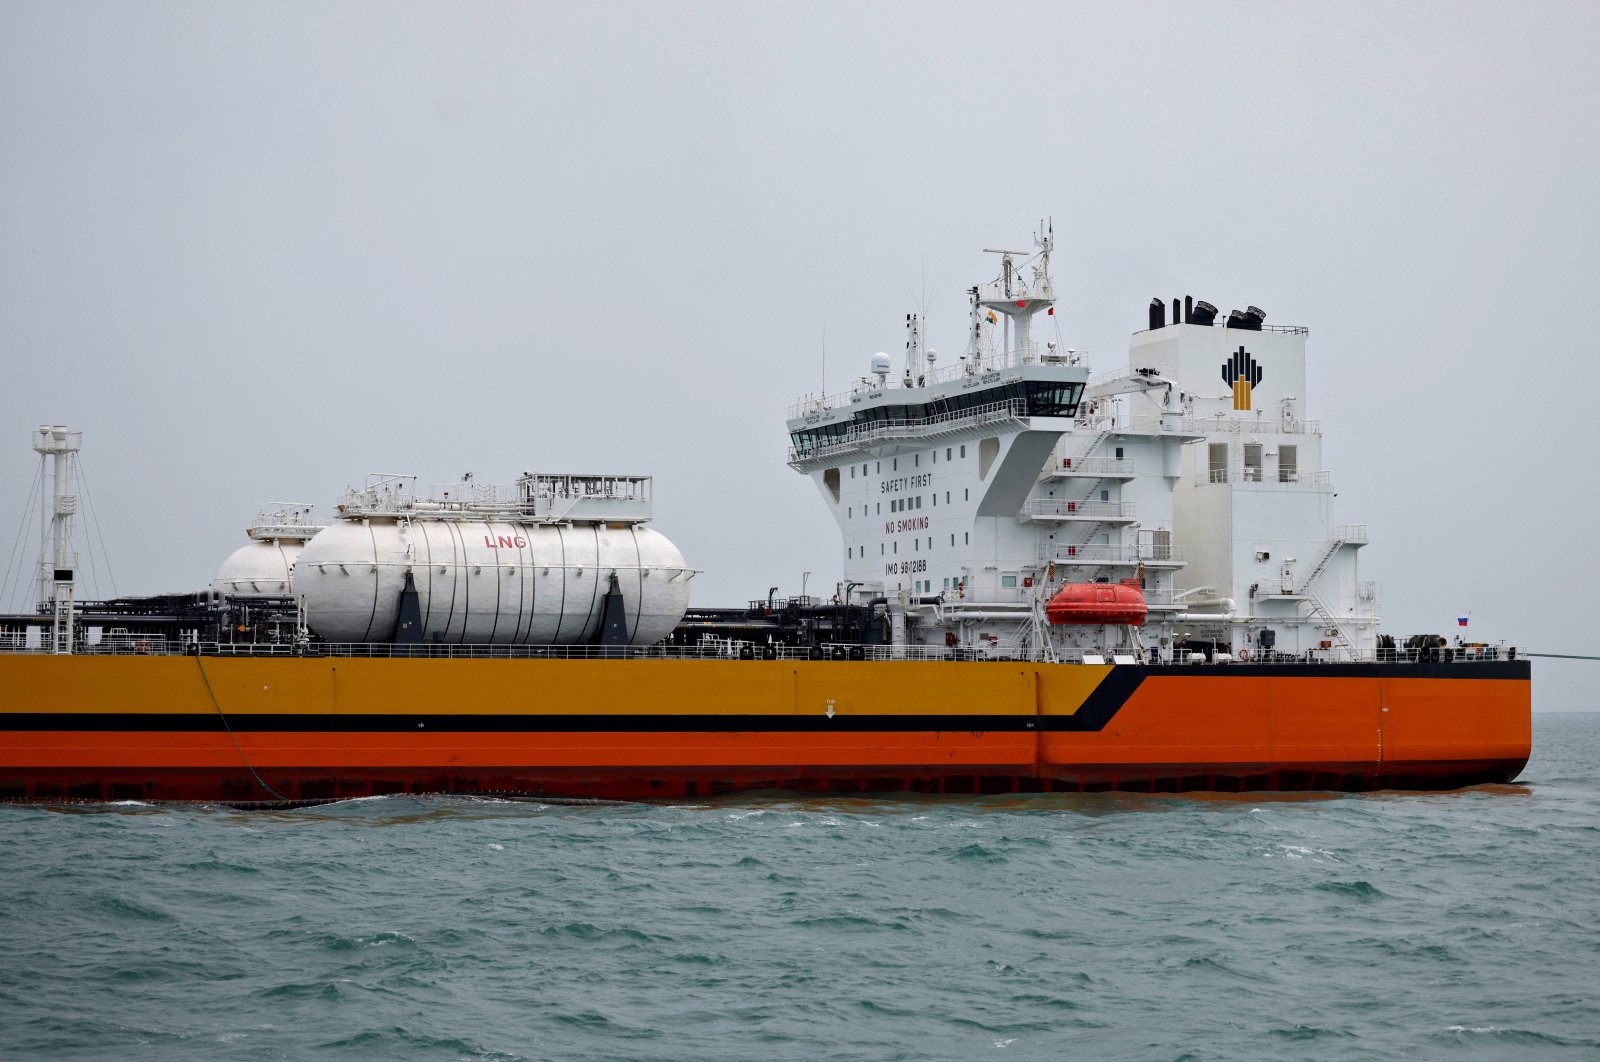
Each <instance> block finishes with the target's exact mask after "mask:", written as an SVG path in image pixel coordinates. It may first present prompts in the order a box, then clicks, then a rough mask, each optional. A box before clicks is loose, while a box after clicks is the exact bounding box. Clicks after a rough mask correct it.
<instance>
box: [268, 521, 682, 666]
mask: <svg viewBox="0 0 1600 1062" xmlns="http://www.w3.org/2000/svg"><path fill="white" fill-rule="evenodd" d="M408 571H409V572H410V573H411V577H412V581H413V583H414V584H415V586H416V589H417V604H418V607H419V609H420V612H421V617H422V632H421V640H422V641H424V642H429V643H435V642H443V643H446V644H452V645H564V644H573V643H581V642H587V641H589V640H591V639H592V638H593V637H594V636H595V634H596V632H597V630H598V629H599V626H600V621H601V615H602V607H603V605H604V596H605V594H606V592H607V591H608V590H609V589H610V586H611V576H612V574H615V575H616V576H617V588H618V590H619V592H620V593H621V595H622V601H623V606H624V612H625V614H626V616H627V622H628V635H629V643H630V644H632V645H650V644H653V643H655V642H658V641H660V640H661V639H662V638H665V637H666V636H667V635H668V634H670V633H671V632H672V629H673V628H674V627H675V626H677V624H678V621H679V620H680V619H682V618H683V614H684V612H685V611H686V610H687V609H688V607H689V581H690V577H691V575H692V574H693V573H692V572H690V571H689V569H688V567H687V566H686V565H685V564H684V560H683V554H682V553H680V552H679V551H678V548H677V547H676V546H674V545H673V544H672V543H671V542H670V541H669V540H668V539H667V538H666V537H665V536H663V535H661V534H659V533H657V532H655V531H652V530H650V529H649V528H647V527H641V526H638V525H634V524H627V525H616V526H606V525H602V524H573V525H558V524H548V525H547V524H522V523H515V522H510V521H501V520H415V521H409V522H408V521H385V520H369V521H352V520H342V521H339V522H338V523H335V524H334V525H333V526H331V527H329V528H327V529H326V530H325V531H323V532H321V533H320V534H318V535H317V537H316V538H314V539H312V540H311V541H310V542H309V543H307V544H306V547H305V549H304V550H303V551H302V552H301V554H300V560H299V563H298V564H297V565H296V567H295V573H294V589H295V592H296V593H297V594H300V595H302V596H303V597H304V598H305V602H306V622H307V623H308V624H310V626H311V629H312V630H313V631H315V632H316V633H317V634H318V636H320V637H322V638H323V639H325V640H327V641H330V642H385V641H389V640H390V639H391V638H392V637H393V636H394V629H395V622H396V619H397V617H398V615H399V609H400V592H401V590H402V588H403V587H404V586H405V576H406V573H407V572H408Z"/></svg>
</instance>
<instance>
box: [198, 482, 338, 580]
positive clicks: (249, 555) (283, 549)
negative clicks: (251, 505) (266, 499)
mask: <svg viewBox="0 0 1600 1062" xmlns="http://www.w3.org/2000/svg"><path fill="white" fill-rule="evenodd" d="M322 526H323V525H321V524H319V523H317V522H316V521H315V520H314V519H313V518H312V515H311V506H309V505H300V504H277V505H274V506H272V507H270V508H267V509H264V510H262V511H261V513H259V514H258V515H257V516H256V522H255V524H254V525H252V526H251V527H249V528H248V529H246V531H245V534H247V535H249V536H250V541H249V542H248V543H246V544H245V545H243V546H240V547H239V548H238V549H236V550H234V551H233V553H232V554H230V555H229V556H228V559H227V560H225V561H223V562H222V566H221V567H219V568H218V569H217V577H216V578H215V579H213V580H212V581H211V588H212V589H213V590H215V591H217V593H219V594H222V595H223V596H225V597H282V596H285V595H287V594H290V593H292V592H293V582H292V572H293V570H294V562H295V560H296V559H298V558H299V556H300V551H301V550H302V549H303V548H304V547H305V544H306V541H307V540H308V539H310V538H311V537H312V536H313V535H315V534H316V533H317V532H319V531H321V530H322Z"/></svg>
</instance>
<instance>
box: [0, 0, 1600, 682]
mask: <svg viewBox="0 0 1600 1062" xmlns="http://www.w3.org/2000/svg"><path fill="white" fill-rule="evenodd" d="M1597 41H1600V7H1597V6H1596V5H1594V4H1592V3H1571V4H1559V3H1531V4H1530V3H1524V4H1515V5H1513V4H1496V5H1475V4H1463V3H1448V4H1446V3H1437V4H1393V3H1385V4H1373V5H1356V4H1340V5H1333V4H1315V5H1308V4H1302V5H1285V4H1259V5H1257V4H1227V5H1224V4H1204V5H1200V4H1151V5H1139V4H1123V3H1118V4H1111V3H1106V4H1095V5H1066V4H1039V5H1029V4H977V5H974V4H970V3H963V4H934V3H917V4H909V3H908V4H848V5H846V4H837V5H821V4H808V5H778V4H748V3H745V4H609V5H579V4H567V5H553V4H552V5H533V4H494V3H475V4H442V3H441V4H432V5H419V4H397V3H391V2H385V3H341V4H330V5H312V4H301V5H262V4H243V3H234V4H213V3H203V4H202V3H194V4H164V3H139V4H121V3H118V4H110V3H107V4H82V3H17V2H5V3H3V4H0V193H3V194H0V358H3V359H4V360H3V363H0V364H3V366H4V375H3V377H0V380H3V382H0V426H6V425H9V428H6V429H5V431H3V432H0V441H3V440H4V439H6V438H9V439H10V440H11V441H10V442H9V443H5V444H4V445H0V548H4V549H6V550H7V551H8V552H9V550H10V548H11V543H12V538H13V535H14V531H15V528H16V527H17V525H18V522H19V520H20V519H21V516H22V506H23V504H24V500H25V496H26V494H27V492H28V488H29V484H30V483H31V481H32V477H33V474H34V468H35V462H36V458H35V455H33V454H32V452H31V451H30V450H29V449H28V432H29V430H30V429H31V428H32V427H33V426H34V425H36V424H39V423H43V422H67V423H70V424H72V425H73V426H74V427H76V428H80V429H82V430H83V431H84V432H85V437H86V447H85V451H84V465H85V468H86V471H87V473H88V478H89V486H90V488H91V490H90V492H91V494H92V498H93V501H94V503H95V506H96V509H97V511H98V514H99V520H100V525H101V529H102V531H103V533H104V537H105V543H106V547H107V550H108V552H109V554H110V559H111V563H112V565H113V569H114V571H115V574H116V585H117V589H118V590H120V591H121V592H123V593H151V592H157V591H163V590H174V589H191V588H198V587H200V586H202V585H204V584H205V583H207V582H208V581H209V580H210V578H211V577H212V575H213V574H214V573H215V569H216V566H217V564H218V563H219V562H220V561H221V560H222V558H223V557H225V556H226V555H227V554H228V553H230V552H231V551H232V550H233V549H235V548H236V547H237V546H239V545H241V544H242V543H243V541H244V539H243V537H242V530H243V528H244V527H245V526H246V525H247V524H248V523H249V522H250V519H251V518H252V517H253V515H254V514H255V512H256V510H257V509H258V508H259V507H260V506H261V505H262V504H264V503H266V502H268V501H274V500H307V501H313V502H316V503H317V504H318V505H319V506H321V507H322V509H323V510H324V511H327V510H328V508H329V507H330V505H331V503H332V501H333V500H334V498H335V496H336V494H337V493H338V492H339V491H340V490H341V489H342V488H343V487H344V486H345V485H347V484H351V483H356V482H359V481H360V480H361V478H362V477H363V475H364V474H365V473H366V472H368V471H374V470H382V471H399V472H414V473H416V474H418V475H419V476H420V477H421V478H422V481H423V482H425V483H428V482H434V481H442V480H446V479H450V478H454V477H455V476H457V475H459V474H460V473H461V472H463V471H468V470H470V471H473V472H475V473H476V474H477V475H478V477H479V478H480V479H484V480H489V481H494V482H509V481H510V480H511V479H512V478H513V477H514V476H515V475H516V473H518V472H520V471H522V470H524V469H538V470H543V471H568V470H570V471H620V472H642V473H648V474H653V475H654V476H655V477H656V493H657V507H656V510H657V519H656V525H655V526H656V527H657V528H658V529H659V530H661V531H662V532H663V533H665V534H666V535H668V536H669V537H671V538H672V539H673V540H674V541H676V542H677V543H678V544H679V546H680V547H681V548H682V549H683V551H684V553H685V555H686V556H687V558H688V559H689V561H690V563H691V564H692V565H693V566H695V567H698V568H703V569H705V574H704V575H703V576H701V577H700V578H699V579H698V580H697V581H696V583H695V600H696V601H697V602H699V603H703V604H717V603H735V602H740V601H743V600H745V599H747V598H752V597H757V596H761V595H763V594H764V593H765V591H766V588H767V587H768V586H770V585H773V584H779V585H781V586H783V587H784V589H785V590H786V591H790V592H798V590H799V584H800V577H801V574H800V573H801V572H803V571H811V572H813V573H814V574H813V575H812V581H811V588H812V589H816V588H817V587H818V586H819V585H822V586H824V587H827V586H831V585H832V583H833V581H834V580H836V579H837V577H838V567H839V560H838V557H839V547H838V536H837V532H836V530H835V528H834V525H833V522H832V520H831V519H830V518H829V517H828V516H827V515H826V513H825V512H824V510H823V508H822V505H821V504H820V502H819V501H818V500H817V498H816V497H815V494H814V488H813V487H812V486H811V484H810V482H809V481H808V480H807V479H805V478H803V477H801V476H800V475H798V474H796V473H794V472H792V471H790V470H789V469H788V468H787V467H786V466H785V464H784V449H785V445H786V442H787V440H786V437H785V435H784V425H783V416H784V410H785V408H786V407H787V406H788V405H789V403H790V402H792V401H793V400H794V399H795V398H796V397H798V395H799V394H800V393H801V392H803V391H807V390H815V389H816V388H817V386H818V385H819V383H820V381H821V379H822V372H823V370H822V363H821V351H822V335H823V329H824V326H826V330H827V347H828V358H827V381H828V385H829V388H830V389H839V388H842V387H844V386H845V385H846V384H847V383H848V381H849V379H850V378H851V377H852V376H855V375H860V374H861V373H862V372H864V371H865V366H866V361H867V358H868V357H869V356H870V355H871V354H872V353H873V352H874V351H877V350H886V351H889V352H891V353H897V352H898V351H899V350H900V349H901V344H902V341H903V332H902V327H903V320H904V314H905V313H906V312H907V311H910V310H913V309H916V308H917V307H916V305H915V304H916V302H917V301H918V299H919V298H920V292H921V290H922V287H923V284H924V282H925V283H926V288H927V292H928V294H929V296H930V303H929V307H928V309H929V319H930V339H931V342H932V343H933V345H934V346H935V347H938V348H940V349H942V350H948V351H951V352H955V351H956V350H958V349H959V348H960V347H961V345H962V327H963V324H964V316H963V315H964V307H965V304H964V301H963V295H962V292H963V289H964V288H965V287H966V286H968V285H970V284H972V283H975V282H977V281H980V280H984V279H987V278H988V277H987V273H988V270H990V268H991V267H992V260H991V259H990V258H989V257H988V256H984V255H982V254H980V253H979V251H980V249H981V248H983V247H992V246H1006V245H1013V246H1014V245H1022V246H1026V243H1025V242H1024V241H1026V240H1027V239H1028V236H1029V233H1030V231H1031V228H1032V226H1033V225H1034V223H1035V222H1036V221H1037V219H1038V218H1039V217H1041V216H1045V215H1049V216H1053V217H1054V219H1055V229H1056V235H1057V246H1058V250H1057V255H1056V259H1055V266H1056V268H1055V273H1056V288H1057V293H1058V294H1059V295H1060V297H1061V306H1060V308H1059V309H1058V311H1057V312H1058V314H1059V316H1060V321H1061V329H1062V332H1063V336H1064V338H1065V340H1066V342H1067V343H1069V344H1070V345H1072V346H1076V347H1084V348H1087V349H1088V350H1090V351H1091V358H1090V360H1091V361H1092V363H1093V365H1094V367H1095V370H1096V371H1097V372H1098V371H1103V370H1108V369H1112V368H1115V367H1118V366H1120V365H1122V364H1124V363H1125V361H1126V356H1127V337H1128V334H1129V333H1131V332H1133V331H1134V330H1136V329H1138V328H1141V327H1143V322H1144V307H1145V305H1146V304H1147V303H1148V302H1149V300H1150V298H1151V296H1153V295H1160V296H1163V297H1165V298H1171V297H1172V296H1173V295H1181V294H1185V293H1192V294H1194V295H1195V296H1196V297H1202V298H1206V299H1209V300H1210V301H1211V302H1213V303H1215V304H1217V305H1218V306H1220V307H1222V308H1223V310H1224V312H1226V310H1227V309H1229V308H1230V307H1234V306H1243V305H1244V304H1246V303H1254V304H1255V305H1258V306H1261V307H1263V308H1265V309H1266V311H1267V313H1268V320H1269V322H1272V323H1277V324H1304V325H1308V326H1310V328H1311V346H1310V357H1311V365H1310V369H1309V374H1310V380H1309V383H1308V391H1309V394H1308V395H1307V399H1308V401H1307V404H1306V408H1307V412H1308V414H1309V415H1310V416H1313V417H1317V418H1319V419H1320V420H1321V421H1322V425H1323V429H1324V431H1325V432H1327V455H1326V464H1327V465H1328V466H1329V467H1330V468H1331V469H1332V470H1333V471H1334V473H1335V476H1336V482H1337V483H1338V484H1339V488H1340V492H1339V500H1338V510H1337V513H1336V518H1337V519H1338V520H1339V521H1340V522H1351V523H1366V524H1368V525H1369V527H1370V529H1371V535H1372V540H1373V541H1372V545H1371V546H1369V547H1367V548H1366V550H1364V552H1363V559H1362V565H1363V575H1371V576H1373V577H1375V578H1378V579H1380V580H1381V581H1382V584H1383V612H1384V616H1385V629H1386V630H1389V631H1391V632H1393V633H1396V634H1405V633H1413V632H1417V631H1424V630H1441V631H1452V632H1453V624H1454V617H1455V616H1456V615H1457V614H1458V611H1459V610H1463V609H1466V610H1470V611H1471V612H1472V628H1471V630H1472V632H1473V634H1474V635H1476V636H1479V637H1485V638H1489V639H1499V638H1509V639H1514V640H1516V641H1518V642H1519V643H1522V644H1525V645H1530V646H1535V647H1538V648H1541V649H1544V650H1548V651H1556V652H1588V653H1595V652H1600V649H1597V642H1600V639H1596V638H1595V637H1594V636H1593V635H1592V634H1591V625H1590V623H1589V622H1588V620H1589V615H1588V609H1587V608H1585V607H1584V606H1586V605H1588V604H1589V603H1592V602H1593V601H1595V600H1600V576H1597V571H1600V565H1597V563H1596V561H1595V559H1594V556H1593V549H1592V547H1591V545H1590V539H1591V538H1592V536H1593V533H1594V530H1595V525H1596V516H1597V509H1600V503H1597V501H1596V498H1595V495H1596V487H1597V486H1600V474H1597V473H1596V464H1595V457H1594V454H1593V445H1592V442H1591V439H1592V434H1593V433H1592V428H1591V422H1592V418H1591V417H1590V416H1589V415H1587V414H1586V413H1585V412H1584V408H1585V407H1584V406H1583V404H1582V403H1583V401H1584V399H1586V398H1587V397H1589V396H1591V395H1593V394H1594V393H1595V389H1596V387H1597V385H1600V370H1597V368H1596V354H1595V352H1594V350H1593V343H1592V340H1591V339H1590V337H1591V335H1592V333H1593V332H1594V325H1593V323H1592V318H1593V317H1594V315H1595V313H1596V312H1597V311H1596V309H1595V298H1594V297H1595V294H1596V292H1600V267H1597V265H1596V261H1597V253H1596V246H1597V243H1600V239H1597V237H1600V205H1597V204H1600V197H1597V196H1596V194H1595V188H1596V184H1597V173H1600V64H1597V63H1596V61H1595V46H1596V42H1597ZM924 278H925V281H924ZM1552 389H1554V391H1555V395H1556V401H1555V403H1554V405H1549V404H1548V403H1549V399H1550V397H1551V391H1552ZM1568 394H1570V395H1571V396H1572V398H1571V399H1570V400H1569V399H1567V398H1566V397H1565V396H1566V395H1568ZM1568 401H1572V402H1573V405H1572V406H1571V407H1570V408H1569V406H1568ZM7 433H9V434H7ZM90 589H93V588H92V587H91V588H90ZM109 590H110V587H109V586H108V585H104V584H103V585H102V587H101V591H102V592H103V593H109ZM5 604H6V605H12V604H13V602H12V601H9V600H8V601H7V602H5ZM1580 613H1581V618H1580ZM1597 683H1600V663H1595V664H1573V663H1563V662H1557V661H1548V662H1541V663H1539V664H1538V665H1537V668H1536V682H1535V690H1536V693H1535V696H1536V706H1537V707H1538V708H1540V709H1542V710H1562V709H1566V710H1571V709H1584V708H1595V707H1600V701H1597V698H1596V697H1595V696H1594V694H1593V693H1592V690H1593V689H1594V688H1595V686H1596V685H1597Z"/></svg>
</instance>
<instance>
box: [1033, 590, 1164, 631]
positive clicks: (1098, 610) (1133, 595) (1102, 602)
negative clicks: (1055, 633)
mask: <svg viewBox="0 0 1600 1062" xmlns="http://www.w3.org/2000/svg"><path fill="white" fill-rule="evenodd" d="M1149 613H1150V609H1149V607H1148V606H1147V605H1145V603H1144V591H1143V590H1141V589H1139V581H1138V580H1137V579H1126V580H1124V581H1123V582H1121V583H1068V584H1067V585H1065V586H1063V587H1062V588H1061V589H1060V590H1059V591H1058V592H1057V593H1056V596H1055V597H1052V598H1051V599H1050V604H1048V605H1046V606H1045V610H1044V614H1045V616H1046V617H1047V618H1048V619H1049V620H1050V622H1051V623H1102V624H1103V623H1121V624H1127V625H1128V626H1132V627H1143V626H1144V620H1145V617H1146V616H1147V615H1149Z"/></svg>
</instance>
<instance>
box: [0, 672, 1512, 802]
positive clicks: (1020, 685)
mask: <svg viewBox="0 0 1600 1062" xmlns="http://www.w3.org/2000/svg"><path fill="white" fill-rule="evenodd" d="M0 731H3V741H0V799H12V800H60V799H90V800H116V799H143V800H207V801H226V802H256V801H262V802H276V801H300V800H329V799H342V798H349V797H357V796H370V795H378V794H386V793H432V792H447V793H503V794H527V795H543V796H550V797H604V798H621V799H635V798H651V797H656V798H682V797H703V796H709V795H714V794H719V793H726V792H732V791H736V790H740V789H769V788H775V789H791V790H802V791H824V790H827V791H892V790H907V789H909V790H917V791H929V792H947V793H949V792H960V793H973V792H980V793H987V792H1018V791H1022V792H1037V791H1052V790H1087V791H1104V790H1127V791H1137V792H1181V791H1198V790H1218V791H1232V792H1238V791H1251V790H1312V789H1319V790H1346V791H1354V790H1371V789H1384V788H1407V789H1448V788H1456V787H1460V786H1464V785H1473V784H1478V783H1485V782H1509V781H1511V780H1513V779H1514V778H1515V777H1516V776H1517V774H1518V773H1519V772H1520V771H1521V770H1522V768H1523V766H1524V765H1525V764H1526V762H1527V758H1528V754H1529V748H1530V741H1531V718H1530V675H1529V667H1528V664H1527V662H1526V661H1498V662H1484V663H1473V664H1408V663H1394V664H1330V665H1305V664H1294V665H1278V664H1270V665H1257V664H1250V665H1244V666H1222V667H1213V666H1206V667H1193V668H1172V667H1145V666H1126V665H1120V666H1083V665H1075V664H1036V663H1017V662H1004V663H1002V662H994V663H971V662H968V663H952V662H909V661H908V662H849V661H839V662H836V661H732V660H729V661H706V660H494V659H460V658H457V659H370V658H320V657H305V658H286V657H253V658H250V657H245V658H239V657H113V656H104V657H97V656H80V657H62V656H57V657H52V656H38V655H23V654H19V655H14V656H7V657H0Z"/></svg>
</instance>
